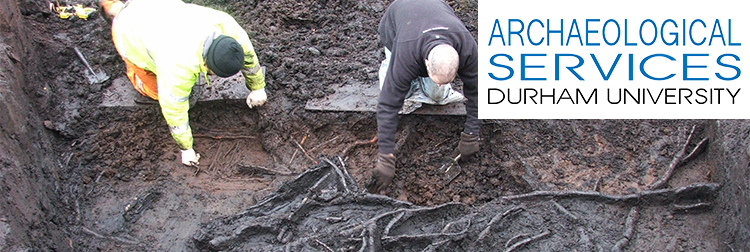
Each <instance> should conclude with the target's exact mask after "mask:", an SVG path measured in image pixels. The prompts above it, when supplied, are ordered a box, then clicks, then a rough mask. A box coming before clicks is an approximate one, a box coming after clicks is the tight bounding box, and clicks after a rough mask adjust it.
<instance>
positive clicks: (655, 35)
mask: <svg viewBox="0 0 750 252" xmlns="http://www.w3.org/2000/svg"><path fill="white" fill-rule="evenodd" d="M646 23H651V25H653V26H654V39H652V40H651V42H648V43H647V42H646V41H645V40H643V25H644V24H646ZM638 34H640V37H641V42H642V43H643V44H644V45H647V46H650V45H653V44H654V42H656V37H657V36H658V35H657V34H656V23H654V20H651V19H646V20H643V22H641V28H640V29H639V30H638Z"/></svg>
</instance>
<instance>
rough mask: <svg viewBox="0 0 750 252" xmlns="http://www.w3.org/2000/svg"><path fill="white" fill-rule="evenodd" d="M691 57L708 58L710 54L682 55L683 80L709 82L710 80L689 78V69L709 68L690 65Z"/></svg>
mask: <svg viewBox="0 0 750 252" xmlns="http://www.w3.org/2000/svg"><path fill="white" fill-rule="evenodd" d="M691 56H708V54H683V55H682V80H708V78H689V77H688V68H706V67H707V66H695V65H692V66H691V65H688V57H691ZM717 61H718V59H717Z"/></svg>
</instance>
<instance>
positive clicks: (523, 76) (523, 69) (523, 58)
mask: <svg viewBox="0 0 750 252" xmlns="http://www.w3.org/2000/svg"><path fill="white" fill-rule="evenodd" d="M527 56H529V57H535V56H547V54H521V80H522V81H525V80H541V81H543V80H547V78H526V68H544V65H541V66H539V65H535V66H528V65H526V57H527Z"/></svg>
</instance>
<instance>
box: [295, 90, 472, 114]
mask: <svg viewBox="0 0 750 252" xmlns="http://www.w3.org/2000/svg"><path fill="white" fill-rule="evenodd" d="M334 89H335V92H334V93H333V94H330V95H328V96H325V97H322V98H319V99H311V100H309V101H308V102H307V104H306V105H305V109H307V110H317V111H352V112H375V111H376V110H377V106H378V95H379V94H380V90H379V89H378V87H377V86H376V85H374V84H363V83H348V84H344V85H341V86H338V87H335V88H334ZM411 114H418V115H466V109H465V107H464V104H463V103H460V102H457V103H451V104H447V105H442V106H439V105H429V104H423V105H422V107H420V108H418V109H417V110H415V111H414V112H412V113H411Z"/></svg>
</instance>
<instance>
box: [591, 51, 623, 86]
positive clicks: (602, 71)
mask: <svg viewBox="0 0 750 252" xmlns="http://www.w3.org/2000/svg"><path fill="white" fill-rule="evenodd" d="M620 56H622V53H620V54H617V58H615V62H613V63H612V66H611V67H610V68H609V72H607V74H606V75H605V74H604V70H602V66H601V65H599V60H597V59H596V55H594V54H593V53H592V54H591V58H592V59H594V64H596V68H597V69H599V74H601V75H602V79H604V80H605V81H606V80H609V77H611V76H612V71H614V70H615V66H617V62H618V61H620ZM630 56H631V57H632V56H633V55H632V54H631V55H630ZM631 66H632V64H631ZM630 76H631V77H630V80H633V77H632V76H633V68H632V67H631V68H630Z"/></svg>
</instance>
